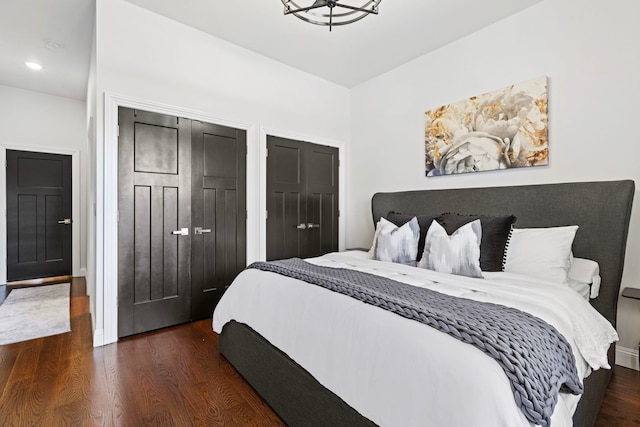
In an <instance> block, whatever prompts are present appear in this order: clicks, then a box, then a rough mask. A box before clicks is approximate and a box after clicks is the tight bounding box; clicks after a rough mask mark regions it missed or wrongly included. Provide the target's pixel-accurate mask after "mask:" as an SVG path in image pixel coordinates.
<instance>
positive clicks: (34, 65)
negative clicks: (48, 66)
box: [24, 61, 42, 70]
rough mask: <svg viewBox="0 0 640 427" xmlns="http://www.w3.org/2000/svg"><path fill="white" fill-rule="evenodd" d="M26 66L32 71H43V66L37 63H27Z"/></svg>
mask: <svg viewBox="0 0 640 427" xmlns="http://www.w3.org/2000/svg"><path fill="white" fill-rule="evenodd" d="M24 65H26V66H27V67H29V68H31V69H32V70H42V65H40V64H38V63H36V62H29V61H27V62H25V63H24Z"/></svg>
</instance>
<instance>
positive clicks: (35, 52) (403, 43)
mask: <svg viewBox="0 0 640 427" xmlns="http://www.w3.org/2000/svg"><path fill="white" fill-rule="evenodd" d="M126 1H128V2H129V3H132V4H135V5H137V6H140V7H143V8H145V9H148V10H150V11H153V12H156V13H158V14H160V15H164V16H166V17H168V18H171V19H173V20H176V21H178V22H181V23H183V24H186V25H189V26H192V27H194V28H197V29H199V30H202V31H204V32H207V33H210V34H212V35H214V36H216V37H219V38H221V39H224V40H227V41H229V42H231V43H234V44H236V45H239V46H242V47H244V48H247V49H249V50H252V51H254V52H257V53H260V54H262V55H265V56H267V57H270V58H273V59H275V60H277V61H280V62H283V63H285V64H289V65H290V66H292V67H295V68H298V69H300V70H303V71H306V72H308V73H311V74H314V75H316V76H319V77H321V78H324V79H326V80H329V81H332V82H334V83H336V84H339V85H341V86H344V87H347V88H351V87H353V86H356V85H358V84H359V83H362V82H364V81H366V80H369V79H371V78H373V77H375V76H378V75H380V74H382V73H384V72H386V71H389V70H392V69H393V68H396V67H397V66H399V65H401V64H404V63H405V62H407V61H410V60H412V59H415V58H417V57H419V56H422V55H424V54H425V53H428V52H430V51H433V50H435V49H438V48H439V47H441V46H444V45H446V44H448V43H450V42H452V41H454V40H457V39H459V38H461V37H464V36H466V35H468V34H470V33H473V32H475V31H477V30H479V29H481V28H484V27H486V26H488V25H491V24H493V23H494V22H497V21H499V20H501V19H503V18H506V17H508V16H510V15H512V14H514V13H517V12H519V11H521V10H523V9H525V8H527V7H529V6H531V5H533V4H536V3H539V2H540V1H542V0H484V1H477V0H383V1H382V2H381V3H380V9H379V15H377V16H376V15H371V16H369V17H366V18H365V19H363V20H361V21H359V22H356V23H354V24H350V25H346V26H340V27H334V28H333V31H332V32H329V29H328V27H321V26H316V25H311V24H308V23H305V22H303V21H301V20H299V19H297V18H295V17H293V16H284V15H283V6H282V3H281V2H280V0H242V1H238V0H226V1H224V0H181V1H176V0H126ZM306 1H309V0H306ZM299 3H303V1H299ZM309 4H311V3H309ZM0 10H1V12H2V13H1V14H0V84H2V85H7V86H15V87H19V88H23V89H30V90H35V91H39V92H45V93H50V94H53V95H59V96H66V97H70V98H75V99H84V98H85V95H86V94H85V92H86V83H87V75H88V70H89V59H90V49H91V40H92V32H93V23H94V13H95V12H94V10H95V4H94V0H55V1H52V0H0ZM507 37H508V35H507ZM47 39H50V40H54V41H56V42H59V43H61V44H63V45H64V47H63V48H58V49H51V48H49V47H47V46H46V44H45V43H44V40H47ZM28 60H37V61H39V62H41V63H42V65H43V66H44V67H45V69H44V70H42V71H40V72H38V73H35V72H33V71H30V70H28V69H27V68H26V67H25V66H24V61H28ZM434 66H442V64H434Z"/></svg>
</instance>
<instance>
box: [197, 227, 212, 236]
mask: <svg viewBox="0 0 640 427" xmlns="http://www.w3.org/2000/svg"><path fill="white" fill-rule="evenodd" d="M204 233H211V229H210V228H202V227H194V229H193V234H204Z"/></svg>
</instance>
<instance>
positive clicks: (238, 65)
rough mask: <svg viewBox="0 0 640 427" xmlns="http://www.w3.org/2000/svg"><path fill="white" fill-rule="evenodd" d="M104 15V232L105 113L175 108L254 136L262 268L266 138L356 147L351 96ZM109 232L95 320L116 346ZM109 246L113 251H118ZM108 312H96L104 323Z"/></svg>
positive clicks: (267, 64) (192, 36)
mask: <svg viewBox="0 0 640 427" xmlns="http://www.w3.org/2000/svg"><path fill="white" fill-rule="evenodd" d="M96 6H97V22H96V28H97V36H96V41H97V58H96V59H97V62H96V63H97V79H96V81H97V88H96V93H97V100H98V103H97V112H96V117H97V121H96V125H97V126H96V132H97V135H98V141H97V142H98V145H97V152H96V159H97V165H96V173H97V177H98V183H97V204H98V206H97V208H98V217H97V223H98V224H101V223H102V219H101V217H100V215H101V214H104V215H105V219H104V221H105V224H106V226H107V227H108V226H109V224H111V225H113V222H114V218H112V216H113V215H112V212H113V198H112V197H113V194H111V193H112V192H113V191H111V190H109V191H108V192H107V193H105V194H103V191H104V189H105V188H109V187H108V184H109V182H113V177H114V175H113V172H114V171H113V169H112V168H110V167H109V165H107V166H108V167H107V169H106V170H105V173H104V175H103V174H102V169H101V168H102V167H104V165H105V164H104V163H103V162H104V161H105V160H106V161H107V162H108V161H109V153H110V152H111V151H109V150H111V149H112V148H113V147H112V146H111V145H109V144H111V143H112V140H111V135H110V132H112V130H113V129H111V130H110V129H109V128H108V127H109V126H111V125H110V124H109V121H108V122H107V128H105V114H106V116H107V117H108V116H109V115H110V113H111V112H110V111H104V104H103V99H104V97H105V94H106V99H107V101H108V102H110V101H109V100H111V99H112V97H113V98H116V99H125V98H126V99H139V100H144V101H149V103H150V104H155V105H159V106H169V107H171V106H173V107H177V108H178V109H181V110H186V111H189V112H192V114H191V115H193V113H196V115H197V116H198V117H199V116H208V117H213V118H219V119H220V120H221V121H222V122H223V123H222V124H226V123H235V124H237V125H238V126H239V127H243V128H245V129H247V130H248V133H247V142H248V167H247V207H248V210H249V218H248V223H247V239H248V242H247V243H248V248H247V252H248V253H247V259H248V261H252V260H255V259H257V258H258V257H259V256H260V247H259V246H260V245H259V242H260V233H261V226H262V218H263V216H264V215H263V214H262V213H261V212H260V210H261V208H260V206H261V202H260V188H261V186H263V185H264V182H261V180H260V174H261V172H262V168H263V160H262V159H261V158H260V157H261V156H260V153H261V152H262V151H261V150H262V144H263V141H262V139H263V138H262V137H263V135H264V133H265V130H268V131H270V132H274V133H283V134H287V135H291V136H294V135H298V136H300V137H301V138H305V137H306V138H305V139H307V140H310V141H311V142H320V143H327V142H334V143H336V144H338V145H340V144H342V145H344V144H345V143H347V142H348V139H349V123H350V122H349V91H348V90H347V89H345V88H342V87H340V86H337V85H334V84H332V83H329V82H327V81H325V80H321V79H319V78H317V77H314V76H311V75H309V74H306V73H303V72H301V71H299V70H296V69H293V68H291V67H288V66H286V65H283V64H281V63H278V62H276V61H273V60H270V59H268V58H265V57H263V56H260V55H257V54H255V53H252V52H250V51H248V50H245V49H242V48H239V47H237V46H234V45H232V44H230V43H227V42H225V41H222V40H220V39H217V38H215V37H212V36H209V35H207V34H205V33H203V32H200V31H198V30H194V29H193V28H190V27H187V26H184V25H182V24H179V23H177V22H174V21H171V20H169V19H167V18H164V17H162V16H160V15H156V14H153V13H151V12H149V11H147V10H145V9H141V8H138V7H137V6H134V5H131V4H129V3H126V2H124V1H122V0H108V1H107V0H98V1H97V5H96ZM141 29H143V30H141ZM247 31H250V29H247ZM111 107H112V105H111V104H110V105H109V108H111ZM107 120H109V118H108V119H107ZM105 135H106V141H107V142H106V144H107V145H106V146H105V145H104V144H105V143H104V141H105V139H104V137H105ZM105 148H106V150H107V151H106V152H105V151H104V149H105ZM105 155H106V157H105ZM103 179H104V181H103ZM105 185H107V187H105ZM103 195H104V197H105V199H103V198H102V196H103ZM116 200H117V199H116ZM103 204H104V206H103ZM100 233H101V230H100V229H98V234H97V236H96V242H97V246H98V249H97V253H96V259H97V263H98V265H97V266H96V273H97V278H96V284H97V290H96V293H97V295H96V303H97V304H98V305H101V304H102V305H103V307H104V310H105V313H104V316H103V317H104V318H102V319H101V318H100V317H101V316H100V315H98V316H97V318H96V325H95V327H96V333H95V334H94V336H98V337H100V336H102V334H103V333H104V335H103V336H104V338H99V339H98V341H102V342H110V341H111V340H112V339H113V338H114V337H113V336H112V334H113V331H112V330H111V329H110V328H111V327H112V325H113V321H112V319H111V318H112V316H114V315H115V312H116V307H115V305H114V302H113V301H112V300H110V298H112V295H113V294H114V292H113V291H114V290H113V289H112V288H113V287H114V286H116V283H115V281H114V280H113V277H112V276H113V274H114V272H113V271H112V270H113V269H112V267H113V266H105V270H104V273H103V275H104V277H106V278H107V280H106V281H105V282H104V283H101V280H103V279H102V278H101V274H102V273H101V266H100V265H99V264H100V262H101V254H100V250H101V245H102V241H101V239H102V237H101V236H100ZM108 237H109V236H106V239H108ZM105 244H106V246H105V247H106V248H107V249H108V247H109V245H110V242H109V241H107V242H105ZM106 256H107V258H108V257H109V254H108V253H107V254H106ZM102 286H104V287H103V288H102ZM103 292H104V293H105V294H106V295H107V296H106V297H104V296H103V295H102V293H103ZM100 310H101V308H100V307H97V308H96V314H99V313H100ZM105 319H106V320H105ZM95 343H96V344H100V343H101V342H95Z"/></svg>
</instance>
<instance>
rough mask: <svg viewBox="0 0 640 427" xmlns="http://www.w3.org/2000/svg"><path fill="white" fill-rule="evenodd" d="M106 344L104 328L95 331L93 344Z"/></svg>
mask: <svg viewBox="0 0 640 427" xmlns="http://www.w3.org/2000/svg"><path fill="white" fill-rule="evenodd" d="M103 345H104V329H96V330H95V331H93V346H94V347H102V346H103Z"/></svg>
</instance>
